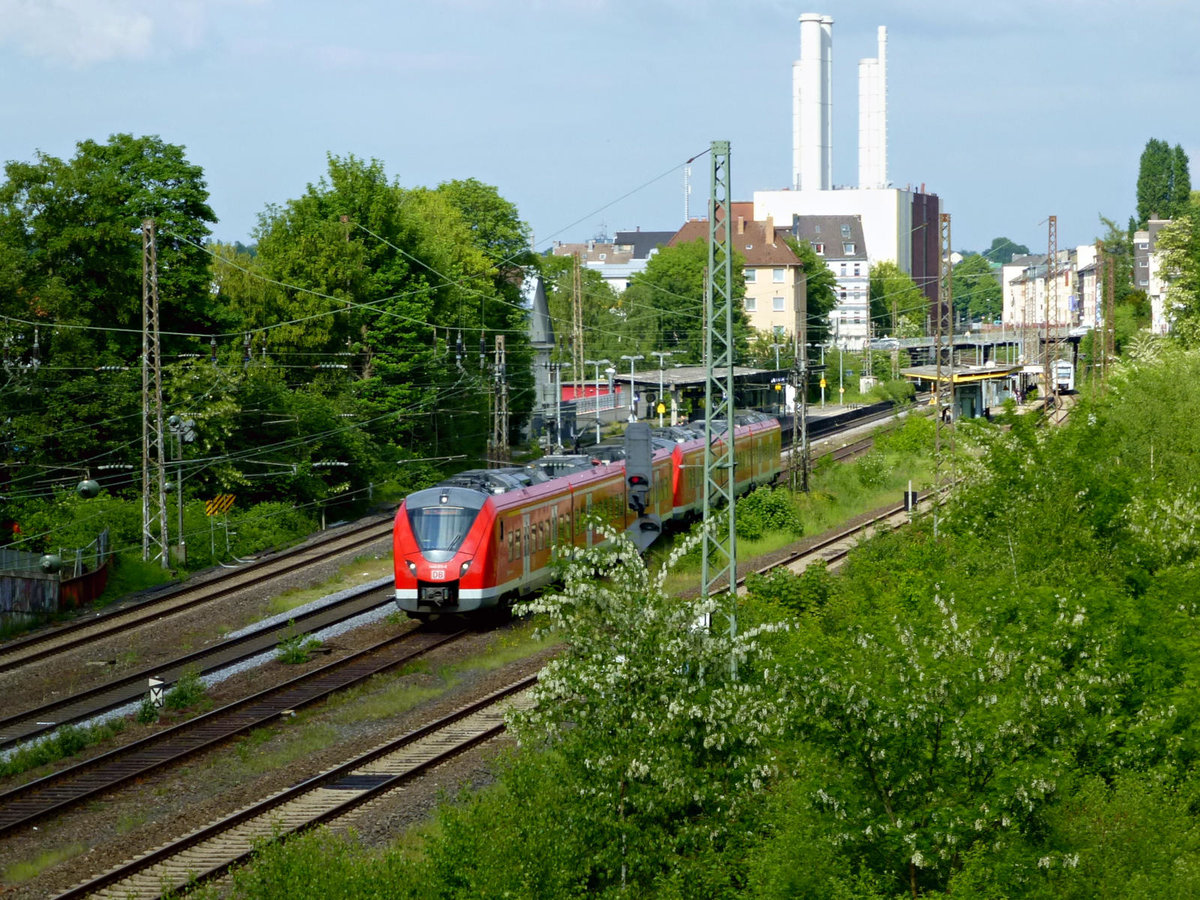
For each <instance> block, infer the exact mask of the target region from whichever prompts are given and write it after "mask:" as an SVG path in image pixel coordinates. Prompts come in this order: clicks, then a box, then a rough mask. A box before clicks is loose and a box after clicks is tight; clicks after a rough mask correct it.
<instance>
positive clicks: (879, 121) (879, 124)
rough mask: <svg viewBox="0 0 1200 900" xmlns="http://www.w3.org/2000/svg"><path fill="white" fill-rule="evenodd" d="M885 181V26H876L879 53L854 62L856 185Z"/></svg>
mask: <svg viewBox="0 0 1200 900" xmlns="http://www.w3.org/2000/svg"><path fill="white" fill-rule="evenodd" d="M887 184H888V175H887V28H885V27H884V26H882V25H880V26H879V56H878V57H877V58H876V59H862V60H859V62H858V186H859V187H860V188H885V187H887Z"/></svg>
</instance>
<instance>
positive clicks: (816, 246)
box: [812, 241, 825, 256]
mask: <svg viewBox="0 0 1200 900" xmlns="http://www.w3.org/2000/svg"><path fill="white" fill-rule="evenodd" d="M812 248H813V251H814V252H815V253H816V254H817V256H824V255H825V245H824V244H822V243H821V242H820V241H813V245H812Z"/></svg>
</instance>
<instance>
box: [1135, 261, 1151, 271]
mask: <svg viewBox="0 0 1200 900" xmlns="http://www.w3.org/2000/svg"><path fill="white" fill-rule="evenodd" d="M1149 267H1150V260H1148V259H1139V260H1138V268H1139V269H1146V268H1149Z"/></svg>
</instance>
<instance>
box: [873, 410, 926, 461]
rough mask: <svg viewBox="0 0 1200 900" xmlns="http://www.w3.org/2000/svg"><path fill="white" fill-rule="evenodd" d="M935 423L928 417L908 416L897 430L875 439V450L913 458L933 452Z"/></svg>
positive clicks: (882, 434) (877, 436)
mask: <svg viewBox="0 0 1200 900" xmlns="http://www.w3.org/2000/svg"><path fill="white" fill-rule="evenodd" d="M936 429H937V426H936V423H935V422H934V421H933V419H932V418H931V417H930V416H923V415H917V414H915V413H914V414H910V415H908V416H906V417H905V418H904V424H903V425H901V426H900V427H899V428H894V429H892V430H891V431H886V432H883V433H881V434H879V435H876V437H875V449H876V450H878V451H879V452H881V453H901V454H907V455H913V456H921V455H927V454H930V453H932V452H933V440H934V432H935V431H936Z"/></svg>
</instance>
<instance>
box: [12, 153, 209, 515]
mask: <svg viewBox="0 0 1200 900" xmlns="http://www.w3.org/2000/svg"><path fill="white" fill-rule="evenodd" d="M148 218H149V219H153V220H154V222H155V223H156V228H157V239H156V245H157V256H158V286H159V324H160V329H161V331H162V350H163V354H164V357H167V358H169V357H170V356H171V355H172V354H175V353H178V352H180V351H185V350H195V349H197V347H196V345H195V343H194V341H193V339H191V338H189V337H187V336H185V335H186V334H187V333H189V332H190V333H192V334H194V333H196V332H197V331H201V332H205V331H208V332H210V331H211V330H212V327H213V322H214V317H213V314H212V311H211V302H210V301H211V297H210V293H209V264H208V256H207V254H206V253H205V252H204V249H203V247H202V246H201V244H202V243H203V241H204V239H205V237H206V235H207V234H208V226H209V224H210V223H212V222H214V221H215V219H216V217H215V216H214V215H213V212H212V210H211V209H210V208H209V206H208V191H207V188H206V186H205V182H204V178H203V173H202V171H201V169H200V168H199V167H198V166H195V165H193V164H191V163H190V162H189V161H188V160H187V158H186V156H185V155H184V149H183V148H182V147H180V146H178V145H174V144H168V143H166V142H164V141H162V140H161V139H160V138H158V137H153V136H149V137H134V136H132V135H129V134H116V135H113V136H112V137H110V138H109V139H108V141H107V142H105V143H98V142H96V141H91V140H88V141H82V142H80V143H79V144H77V145H76V153H75V156H74V157H72V158H71V159H70V160H67V161H63V160H60V159H58V158H56V157H53V156H50V155H48V154H44V153H39V154H38V155H37V157H36V159H35V160H34V161H33V162H31V163H25V162H9V163H8V164H6V166H5V180H4V182H3V184H0V315H2V316H5V317H10V318H8V319H6V320H5V324H4V325H3V326H0V331H2V332H3V334H0V339H2V343H3V345H4V348H5V349H4V353H5V358H6V362H7V363H8V364H9V365H7V366H6V367H5V369H6V371H5V374H4V375H3V376H0V378H8V379H11V381H10V383H9V384H8V385H7V386H6V387H5V389H4V390H0V421H4V422H6V423H7V424H8V427H9V428H10V429H11V431H12V432H13V434H14V435H15V436H17V437H19V440H17V441H15V442H14V444H11V445H9V446H10V451H9V452H8V453H2V454H0V457H7V460H6V461H7V462H8V466H7V467H6V469H7V472H8V477H9V479H10V483H13V484H17V485H20V486H21V489H22V492H23V490H24V489H29V490H34V489H35V488H34V485H35V484H37V483H38V482H43V481H44V480H45V479H46V478H51V477H53V476H54V475H56V474H60V475H62V477H63V478H64V479H65V478H69V477H71V476H72V475H74V476H76V477H77V476H78V475H79V474H81V470H82V469H83V468H84V467H85V466H89V465H90V466H98V465H114V466H119V465H122V464H130V465H132V464H135V462H136V460H135V459H133V458H131V451H130V450H129V448H130V447H136V446H137V442H138V441H139V440H140V429H141V424H140V400H139V398H140V389H141V386H140V383H139V379H138V375H137V373H136V368H137V366H138V361H139V359H140V357H141V341H142V338H141V331H142V324H141V323H142V310H141V305H142V262H143V251H142V222H143V221H144V220H145V219H148ZM35 342H36V345H37V350H36V354H35V351H34V349H33V348H34V344H35ZM127 367H133V369H134V371H129V370H128V369H127ZM15 448H19V450H18V449H15ZM57 466H65V467H68V469H67V471H66V472H61V473H56V472H55V471H54V470H55V467H57ZM13 479H15V480H13Z"/></svg>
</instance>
